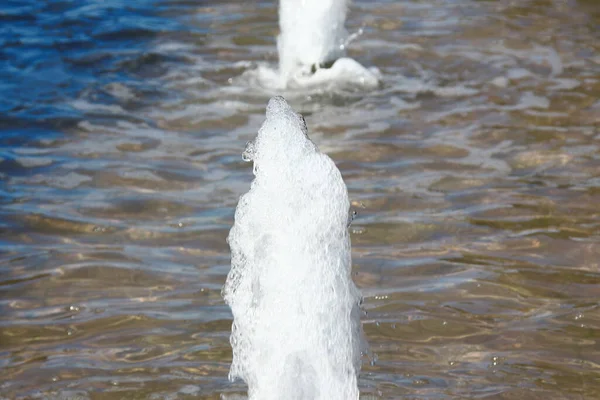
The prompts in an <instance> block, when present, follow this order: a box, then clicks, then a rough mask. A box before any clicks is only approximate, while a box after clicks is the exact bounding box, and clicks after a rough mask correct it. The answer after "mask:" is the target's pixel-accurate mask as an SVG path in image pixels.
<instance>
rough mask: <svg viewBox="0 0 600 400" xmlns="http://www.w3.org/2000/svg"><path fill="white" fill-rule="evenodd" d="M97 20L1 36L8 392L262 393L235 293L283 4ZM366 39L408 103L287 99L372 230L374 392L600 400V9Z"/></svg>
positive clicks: (365, 10) (358, 53) (368, 294)
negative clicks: (238, 328)
mask: <svg viewBox="0 0 600 400" xmlns="http://www.w3.org/2000/svg"><path fill="white" fill-rule="evenodd" d="M26 3H27V2H26ZM84 3H85V7H84V6H81V8H78V7H79V6H76V5H72V4H70V3H66V2H65V3H63V2H59V1H56V2H52V7H54V8H52V7H51V6H46V5H45V4H46V3H45V2H40V3H37V2H35V1H33V2H29V3H28V4H30V5H32V4H33V5H32V7H33V8H32V9H31V10H33V11H31V10H25V11H23V10H21V9H19V10H17V11H15V12H14V13H13V14H10V13H6V12H5V15H9V16H10V15H13V17H11V18H12V19H11V21H16V20H18V21H24V22H23V24H22V25H20V28H19V27H18V26H17V27H11V29H12V30H11V32H12V33H7V32H8V28H6V30H5V31H2V30H0V31H1V32H2V35H3V37H4V39H3V40H4V50H3V51H4V53H3V57H4V58H1V59H0V60H3V62H4V64H2V65H3V67H2V68H5V70H0V73H3V74H4V75H5V76H11V77H12V78H11V80H5V83H4V84H3V85H4V86H2V87H0V89H1V90H2V91H3V93H4V96H3V97H4V99H3V100H2V101H3V103H2V104H0V105H2V107H3V108H2V110H4V111H3V113H4V116H3V117H2V119H1V121H0V122H1V123H2V133H1V135H0V145H1V150H2V154H1V157H2V158H1V160H2V161H1V163H0V174H1V175H0V177H1V179H2V182H1V183H0V207H1V208H0V215H1V216H2V219H1V221H0V260H1V263H0V310H1V314H0V368H1V371H0V373H1V378H0V397H2V398H7V399H33V398H48V399H55V398H60V399H79V398H81V399H186V398H199V399H219V398H220V396H221V395H222V394H225V395H227V394H243V393H244V386H243V385H242V384H241V383H235V384H231V383H229V382H228V380H227V373H228V369H229V364H230V362H231V349H230V346H229V341H228V340H229V332H230V326H231V314H230V312H229V309H228V308H227V307H226V306H225V305H224V303H223V300H222V299H221V296H220V290H221V287H222V285H223V283H224V281H225V276H226V274H227V271H228V269H229V248H228V246H227V244H226V242H225V238H226V235H227V233H228V230H229V229H230V227H231V224H232V215H233V210H234V207H235V205H236V203H237V199H238V197H239V196H240V195H241V194H242V193H243V192H245V191H247V189H248V187H249V182H250V180H251V177H252V174H251V166H250V165H249V164H246V163H244V162H243V161H242V159H241V152H242V150H243V148H244V145H245V143H246V141H247V140H248V139H250V138H251V137H253V136H254V135H255V133H256V130H257V129H258V127H259V126H260V123H261V121H262V119H263V116H264V107H265V104H266V101H267V100H268V97H269V96H270V95H271V93H269V92H268V91H266V90H261V89H259V88H252V87H248V86H244V85H245V82H243V81H244V79H241V78H239V76H240V75H241V74H242V73H243V72H244V71H247V70H253V69H254V68H256V65H257V63H270V64H272V65H275V63H276V52H275V45H274V36H275V35H276V32H277V17H276V10H277V9H276V4H274V3H271V2H269V3H263V2H233V1H225V2H219V3H218V4H209V5H205V4H203V3H202V2H185V1H168V0H160V1H159V0H156V1H154V2H149V1H144V2H141V3H140V4H142V5H141V6H138V5H136V6H129V5H127V4H129V3H127V4H125V3H122V2H120V1H116V0H114V1H111V2H108V3H106V4H105V5H104V6H98V4H104V3H99V2H98V3H97V2H95V1H93V0H86V1H85V2H84ZM146 3H147V4H146ZM48 4H50V3H48ZM35 7H38V8H41V9H43V10H42V11H44V12H42V11H39V10H37V9H36V8H35ZM103 7H104V8H103ZM136 7H139V8H136ZM145 7H146V8H145ZM36 10H37V11H36ZM123 10H127V13H126V14H124V15H122V16H120V17H119V15H120V14H119V13H121V12H123V13H124V12H125V11H123ZM11 12H12V11H11ZM15 13H16V14H15ZM19 13H20V14H19ZM28 13H29V14H28ZM44 13H45V14H44ZM57 13H58V14H57ZM136 13H139V15H137V14H136ZM30 14H31V15H33V17H31V18H33V19H34V20H36V18H37V21H38V24H37V25H35V24H33V25H32V24H31V18H29V17H30V16H31V15H30ZM14 15H17V16H18V18H17V17H14ZM57 15H58V17H56V16H57ZM52 18H55V19H52ZM56 18H58V19H59V20H60V19H61V18H63V19H64V21H63V22H61V23H59V22H56ZM9 19H10V18H9ZM7 20H8V19H7ZM82 21H83V22H82ZM44 24H46V25H44ZM57 24H58V25H57ZM61 24H62V25H61ZM34 25H35V26H37V27H38V28H39V29H40V30H39V31H38V32H37V34H31V35H30V34H29V33H27V32H29V31H27V29H34V28H33V27H34ZM348 25H349V28H350V30H351V31H356V30H358V29H359V28H360V27H361V26H362V27H363V28H364V34H363V35H362V36H361V37H360V38H359V39H358V40H357V41H356V42H355V43H353V45H352V46H351V49H350V55H351V56H352V57H354V58H355V59H357V60H358V61H360V62H361V63H362V64H363V65H367V66H377V67H378V68H379V69H380V70H381V72H382V74H383V77H384V78H383V80H384V82H383V84H382V87H381V88H380V89H378V90H376V91H372V92H368V93H359V92H343V91H338V92H334V93H331V92H330V93H312V94H310V95H308V94H302V93H286V94H285V95H286V97H287V98H288V99H290V100H291V103H292V104H293V105H294V106H295V107H296V108H297V109H298V110H300V111H302V112H303V113H304V114H305V116H306V120H307V123H308V126H309V130H310V134H311V137H312V139H313V140H314V141H315V142H316V143H317V144H318V145H319V146H320V148H321V149H322V150H323V151H325V152H327V153H328V154H329V155H330V156H331V157H332V158H333V159H334V161H335V162H336V163H337V165H338V166H339V168H340V170H341V171H342V173H343V175H344V178H345V180H346V183H347V185H348V188H349V192H350V197H351V199H352V201H353V204H354V207H355V208H356V210H357V211H358V217H357V219H356V220H355V221H354V223H353V225H352V226H351V228H350V229H351V231H352V241H353V261H354V270H355V275H354V278H355V281H356V283H357V284H358V286H359V287H360V288H361V290H362V291H363V294H364V296H365V302H364V309H365V315H364V316H363V323H364V329H365V331H366V334H367V337H368V341H369V343H370V346H371V351H372V353H373V358H372V360H368V359H365V363H364V366H363V371H362V374H361V377H360V387H361V392H362V393H363V394H364V395H365V397H368V396H371V397H373V396H374V397H376V398H382V399H497V400H500V399H502V400H508V399H528V400H531V399H544V400H549V399H577V400H579V399H586V400H587V399H600V149H599V146H600V3H598V2H596V1H593V0H588V1H569V0H554V1H551V0H536V1H534V0H529V1H526V0H525V1H519V2H514V1H508V0H507V1H466V0H465V1H451V0H437V1H436V0H424V1H419V2H408V1H398V2H387V1H373V2H372V1H357V2H356V3H355V4H354V6H353V8H352V11H351V13H350V20H349V23H348ZM6 26H8V25H6ZM15 26H16V25H15ZM57 26H59V27H58V28H56V27H57ZM60 26H62V27H63V28H60ZM53 27H54V28H56V30H52V29H54V28H53ZM17 28H19V29H21V30H19V29H17ZM66 31H69V34H66V33H64V32H66ZM24 32H25V33H24ZM7 35H8V36H9V35H21V36H20V38H19V39H18V40H17V41H15V40H16V39H14V38H13V39H14V40H13V39H10V38H9V37H8V36H7ZM52 35H54V39H52V40H51V39H50V38H51V37H53V36H52ZM63 36H64V38H65V39H64V40H63V41H61V40H62V39H60V40H59V39H56V38H57V37H58V38H62V37H63ZM36 38H37V39H36ZM86 38H87V39H86ZM11 40H12V41H11ZM36 40H38V41H37V42H36ZM43 40H51V41H52V43H51V44H50V45H47V46H46V44H44V43H45V42H43ZM86 40H87V41H86ZM142 41H143V44H141V42H142ZM9 42H10V43H9ZM40 43H41V44H40ZM65 43H66V44H65ZM11 46H12V47H11ZM61 46H63V47H61ZM13 50H14V52H13V53H10V51H13ZM35 51H37V53H35ZM32 54H33V55H32ZM49 54H52V56H50V55H49ZM27 57H30V59H28V58H27ZM44 57H46V58H44ZM40 59H44V60H45V61H44V62H34V61H35V60H40ZM6 60H8V61H6ZM56 60H60V62H59V61H56ZM9 64H10V65H9ZM9 67H10V68H12V69H10V68H9ZM19 68H21V69H19ZM6 71H8V72H6ZM14 71H17V72H14ZM18 71H22V72H18ZM13 73H14V75H10V74H13ZM7 74H8V75H7ZM19 74H21V75H19ZM16 77H20V78H19V79H21V80H19V79H17V78H16ZM11 82H13V83H14V87H11V86H10V85H11ZM46 89H47V90H46ZM11 102H12V103H11ZM4 104H9V106H6V107H4ZM371 397H369V398H371Z"/></svg>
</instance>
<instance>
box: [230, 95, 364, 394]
mask: <svg viewBox="0 0 600 400" xmlns="http://www.w3.org/2000/svg"><path fill="white" fill-rule="evenodd" d="M266 115H267V118H266V121H265V122H264V124H263V125H262V127H261V128H260V130H259V131H258V136H257V137H256V139H255V140H254V141H252V142H250V143H249V144H248V145H247V147H246V151H245V152H244V159H246V160H247V161H253V162H254V174H255V179H254V181H253V182H252V186H251V189H250V191H249V192H248V193H246V194H245V195H243V196H242V197H241V198H240V200H239V203H238V206H237V209H236V212H235V223H234V226H233V228H232V229H231V231H230V233H229V237H228V242H229V245H230V247H231V253H232V260H231V271H230V273H229V275H228V277H227V282H226V284H225V287H224V289H223V294H224V298H225V301H226V302H227V304H229V306H230V307H231V310H232V312H233V317H234V323H233V327H232V335H231V343H232V347H233V363H232V365H231V371H230V379H235V378H241V379H243V380H244V381H245V382H246V383H247V384H248V395H249V399H251V400H252V399H256V400H281V399H294V400H337V399H339V400H350V399H358V387H357V375H358V372H359V369H360V362H361V349H360V347H361V346H360V343H361V337H362V336H361V328H360V320H359V306H358V303H359V301H360V293H359V292H358V290H357V289H356V287H355V285H354V283H353V282H352V279H351V277H350V269H351V256H350V237H349V234H348V229H347V227H348V222H349V218H348V215H349V213H348V211H349V207H350V203H349V200H348V193H347V189H346V185H345V184H344V181H343V179H342V176H341V174H340V172H339V170H338V169H337V167H336V166H335V164H334V163H333V161H332V160H331V159H330V158H329V157H328V156H326V155H325V154H322V153H320V152H319V150H318V149H317V147H316V146H315V145H314V144H313V143H312V142H311V140H310V139H309V138H308V136H307V128H306V125H305V123H304V119H303V118H302V116H300V115H299V114H296V113H295V112H294V111H293V110H292V109H291V107H290V106H289V105H288V104H287V103H286V101H285V100H284V99H283V98H282V97H274V98H272V99H271V100H270V101H269V104H268V106H267V113H266Z"/></svg>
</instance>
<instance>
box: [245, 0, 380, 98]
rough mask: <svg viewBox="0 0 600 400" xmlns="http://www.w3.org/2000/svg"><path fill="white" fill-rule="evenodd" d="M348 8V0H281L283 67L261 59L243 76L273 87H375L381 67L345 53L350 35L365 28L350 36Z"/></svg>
mask: <svg viewBox="0 0 600 400" xmlns="http://www.w3.org/2000/svg"><path fill="white" fill-rule="evenodd" d="M347 9H348V0H280V2H279V28H280V34H279V36H278V37H277V50H278V53H279V69H278V70H274V69H272V68H271V67H269V66H265V65H262V66H259V67H258V68H257V69H256V70H251V71H248V72H247V73H246V74H244V75H243V76H242V81H245V82H250V83H254V84H257V85H259V86H261V87H265V88H268V89H274V90H282V89H315V88H319V89H321V90H330V89H333V88H335V87H337V86H340V85H341V86H354V87H358V88H362V89H374V88H376V87H377V86H378V85H379V81H380V78H381V74H380V72H379V70H378V69H377V68H374V67H371V68H365V67H363V66H362V65H361V64H359V63H358V62H357V61H355V60H353V59H351V58H347V57H345V55H346V47H347V46H348V44H349V43H350V41H352V40H353V39H355V38H356V37H358V36H359V35H360V34H361V33H362V30H360V31H359V33H356V34H354V35H351V36H348V32H347V31H346V28H345V22H346V13H347Z"/></svg>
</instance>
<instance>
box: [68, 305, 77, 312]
mask: <svg viewBox="0 0 600 400" xmlns="http://www.w3.org/2000/svg"><path fill="white" fill-rule="evenodd" d="M69 311H79V307H78V306H69Z"/></svg>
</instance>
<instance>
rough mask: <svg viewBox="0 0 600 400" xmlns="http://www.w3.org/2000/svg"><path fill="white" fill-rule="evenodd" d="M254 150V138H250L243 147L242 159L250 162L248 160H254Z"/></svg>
mask: <svg viewBox="0 0 600 400" xmlns="http://www.w3.org/2000/svg"><path fill="white" fill-rule="evenodd" d="M255 152H256V147H255V145H254V140H250V141H249V142H248V143H246V148H245V149H244V152H243V153H242V160H244V161H246V162H250V161H252V160H254V154H255Z"/></svg>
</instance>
